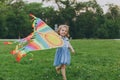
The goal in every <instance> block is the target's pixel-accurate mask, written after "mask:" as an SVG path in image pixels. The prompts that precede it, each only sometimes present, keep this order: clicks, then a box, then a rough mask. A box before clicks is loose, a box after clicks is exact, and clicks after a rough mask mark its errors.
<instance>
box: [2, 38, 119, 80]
mask: <svg viewBox="0 0 120 80" xmlns="http://www.w3.org/2000/svg"><path fill="white" fill-rule="evenodd" d="M0 44H1V45H0V49H1V50H0V60H1V61H2V62H1V63H0V65H1V68H0V72H1V73H0V79H1V80H62V75H60V74H57V73H56V71H55V67H54V66H53V61H54V55H55V50H56V49H49V50H41V51H35V52H30V53H32V54H33V56H31V54H27V56H25V57H24V58H23V59H22V60H21V62H20V63H17V62H16V61H15V57H14V56H13V55H11V54H9V52H10V51H11V50H12V49H14V48H15V45H14V44H12V45H3V42H0ZM71 44H72V45H73V47H74V49H75V51H76V54H72V53H71V64H70V65H69V66H67V68H66V73H67V78H68V80H74V79H76V80H119V78H120V75H119V74H120V71H119V70H120V67H119V65H120V54H119V52H120V46H119V45H120V41H119V40H85V39H84V40H72V41H71ZM31 57H33V60H32V61H31V60H29V59H30V58H31Z"/></svg>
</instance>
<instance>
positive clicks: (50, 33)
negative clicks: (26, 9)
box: [11, 14, 63, 62]
mask: <svg viewBox="0 0 120 80" xmlns="http://www.w3.org/2000/svg"><path fill="white" fill-rule="evenodd" d="M30 16H31V17H32V18H33V23H32V28H33V32H32V33H31V34H30V35H28V36H27V37H25V38H23V39H21V41H20V43H19V44H18V45H16V48H15V49H14V50H13V51H11V54H13V55H14V54H15V55H16V61H17V62H20V60H21V58H22V57H24V56H25V55H26V54H27V53H28V52H30V51H36V50H45V49H50V48H57V47H61V46H62V45H63V40H62V39H61V38H60V36H59V35H58V34H57V33H56V32H55V31H54V30H53V29H51V28H50V27H49V26H48V25H47V24H46V23H45V22H44V21H42V20H41V19H40V18H37V17H35V16H34V15H32V14H30Z"/></svg>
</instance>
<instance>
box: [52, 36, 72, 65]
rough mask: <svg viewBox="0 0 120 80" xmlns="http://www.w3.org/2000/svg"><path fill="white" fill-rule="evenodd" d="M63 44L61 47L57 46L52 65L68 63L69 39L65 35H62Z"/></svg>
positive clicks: (69, 56)
mask: <svg viewBox="0 0 120 80" xmlns="http://www.w3.org/2000/svg"><path fill="white" fill-rule="evenodd" d="M62 39H63V41H64V44H63V46H62V47H59V48H57V50H56V54H55V58H54V66H60V65H62V64H65V65H69V64H70V60H71V55H70V49H69V45H70V43H69V39H68V38H67V37H62Z"/></svg>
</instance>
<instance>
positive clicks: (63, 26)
mask: <svg viewBox="0 0 120 80" xmlns="http://www.w3.org/2000/svg"><path fill="white" fill-rule="evenodd" d="M62 28H66V29H67V34H66V37H69V36H70V35H69V26H68V25H60V26H59V27H58V30H57V33H58V34H59V35H60V30H61V29H62Z"/></svg>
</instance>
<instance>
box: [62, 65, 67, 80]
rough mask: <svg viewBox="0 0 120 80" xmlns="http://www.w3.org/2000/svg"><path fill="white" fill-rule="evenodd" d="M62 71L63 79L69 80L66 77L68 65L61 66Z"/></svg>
mask: <svg viewBox="0 0 120 80" xmlns="http://www.w3.org/2000/svg"><path fill="white" fill-rule="evenodd" d="M61 72H62V76H63V80H67V78H66V65H64V64H63V65H62V66H61Z"/></svg>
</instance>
